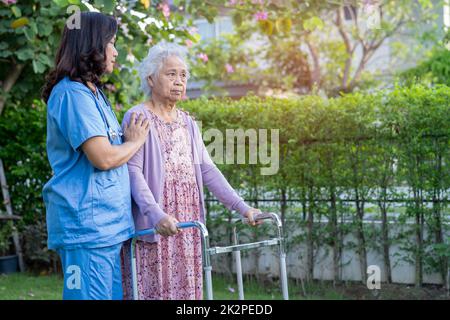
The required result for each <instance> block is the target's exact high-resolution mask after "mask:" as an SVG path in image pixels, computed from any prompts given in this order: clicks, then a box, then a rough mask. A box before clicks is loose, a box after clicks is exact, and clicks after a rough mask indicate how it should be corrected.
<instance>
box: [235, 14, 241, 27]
mask: <svg viewBox="0 0 450 320" xmlns="http://www.w3.org/2000/svg"><path fill="white" fill-rule="evenodd" d="M242 20H243V18H242V14H241V13H240V12H236V14H234V15H233V23H234V25H236V26H238V27H240V26H241V25H242Z"/></svg>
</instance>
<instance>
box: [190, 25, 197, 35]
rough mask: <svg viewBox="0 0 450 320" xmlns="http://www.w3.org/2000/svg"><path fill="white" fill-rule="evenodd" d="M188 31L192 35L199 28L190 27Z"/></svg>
mask: <svg viewBox="0 0 450 320" xmlns="http://www.w3.org/2000/svg"><path fill="white" fill-rule="evenodd" d="M188 32H189V34H190V35H194V34H196V33H197V32H198V29H197V28H196V27H190V28H189V30H188Z"/></svg>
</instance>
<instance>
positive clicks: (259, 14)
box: [255, 11, 268, 21]
mask: <svg viewBox="0 0 450 320" xmlns="http://www.w3.org/2000/svg"><path fill="white" fill-rule="evenodd" d="M267 17H268V13H267V12H264V11H259V12H257V13H255V19H256V21H260V20H267Z"/></svg>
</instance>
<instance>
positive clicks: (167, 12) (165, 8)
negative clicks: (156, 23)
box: [158, 3, 170, 18]
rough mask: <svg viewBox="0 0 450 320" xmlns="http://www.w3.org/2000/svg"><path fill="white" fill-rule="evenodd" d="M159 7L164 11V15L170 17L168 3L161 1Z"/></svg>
mask: <svg viewBox="0 0 450 320" xmlns="http://www.w3.org/2000/svg"><path fill="white" fill-rule="evenodd" d="M158 9H159V10H161V11H162V14H163V16H164V17H166V18H168V17H169V16H170V7H169V5H168V4H167V3H163V4H161V3H160V4H159V5H158Z"/></svg>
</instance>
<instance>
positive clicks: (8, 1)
mask: <svg viewBox="0 0 450 320" xmlns="http://www.w3.org/2000/svg"><path fill="white" fill-rule="evenodd" d="M2 2H3V3H4V4H6V5H9V4H16V2H17V0H2Z"/></svg>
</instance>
